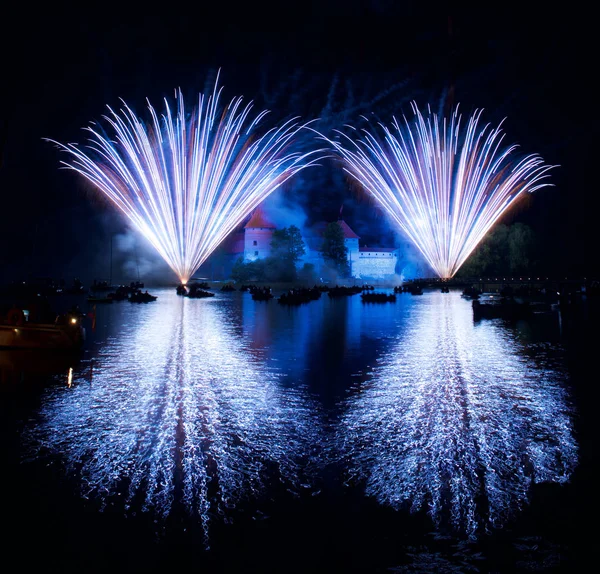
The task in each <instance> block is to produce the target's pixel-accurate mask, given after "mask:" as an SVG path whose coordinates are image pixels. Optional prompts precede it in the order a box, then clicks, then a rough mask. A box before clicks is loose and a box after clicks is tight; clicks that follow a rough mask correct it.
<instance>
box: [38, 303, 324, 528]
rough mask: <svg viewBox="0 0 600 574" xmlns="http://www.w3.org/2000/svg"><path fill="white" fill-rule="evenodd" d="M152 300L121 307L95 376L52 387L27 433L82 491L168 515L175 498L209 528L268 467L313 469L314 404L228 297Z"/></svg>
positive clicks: (287, 478) (287, 479) (282, 471)
mask: <svg viewBox="0 0 600 574" xmlns="http://www.w3.org/2000/svg"><path fill="white" fill-rule="evenodd" d="M215 299H217V298H215ZM159 301H160V302H159ZM159 301H157V302H156V303H155V304H150V305H147V306H143V307H139V306H131V305H130V308H125V309H123V310H122V311H121V312H123V313H131V312H132V311H131V307H136V309H135V314H136V315H137V317H136V320H135V321H133V320H132V321H131V322H130V323H129V325H130V327H129V329H128V330H125V331H124V332H122V333H121V334H120V335H118V336H113V337H109V338H108V339H107V340H106V341H104V342H102V343H101V346H100V349H99V352H98V357H97V358H96V361H95V364H94V366H93V376H92V377H91V380H90V377H89V370H86V369H84V370H82V372H81V373H80V374H77V373H75V374H73V375H72V381H69V384H68V385H64V386H61V387H54V388H52V389H49V391H48V395H47V396H46V397H45V400H44V404H43V410H42V413H41V415H42V417H41V418H42V422H41V423H39V424H38V425H36V426H35V427H34V428H31V429H30V434H29V437H28V438H29V444H30V446H31V447H32V448H33V449H37V456H41V453H42V450H45V449H42V448H41V447H40V444H41V445H43V446H45V447H46V448H47V449H49V452H50V454H51V455H57V454H60V455H62V456H64V457H65V459H66V464H67V467H68V468H67V471H68V472H69V473H71V472H72V473H78V475H79V476H80V477H81V483H82V491H83V495H84V496H86V497H93V498H98V499H99V500H100V501H102V502H103V503H104V504H108V503H111V504H112V503H115V501H117V500H119V499H120V498H121V499H124V501H123V504H124V508H125V509H126V510H129V511H131V512H133V511H135V509H136V508H140V509H142V510H151V511H153V512H155V513H157V514H160V515H162V516H164V517H166V516H167V515H168V514H169V512H170V511H171V510H172V507H173V505H174V504H180V505H183V507H185V508H187V510H188V511H191V512H192V513H194V514H196V515H197V516H199V517H200V518H201V520H202V522H203V524H204V527H205V532H208V526H209V516H210V515H214V514H215V513H219V514H222V515H226V512H227V510H228V508H231V507H232V506H233V505H235V504H236V502H237V501H239V500H240V499H241V498H243V497H244V496H254V495H255V494H256V493H257V492H259V491H260V490H261V489H262V488H263V487H264V482H265V481H266V480H267V479H269V478H273V476H274V477H275V478H276V479H280V480H281V481H282V482H283V483H284V484H289V487H291V488H293V487H298V486H299V485H300V484H305V483H306V481H307V480H309V479H310V476H307V474H308V475H310V472H311V465H310V458H311V449H312V448H313V445H316V444H318V442H319V439H318V436H317V435H318V432H319V430H318V429H319V427H320V422H319V407H318V405H316V404H313V403H311V402H310V401H309V400H308V399H307V397H306V396H305V395H303V394H302V393H300V392H298V391H297V390H295V389H294V388H293V387H288V388H284V387H282V386H281V385H279V384H278V380H279V373H278V372H277V371H276V370H274V369H272V368H269V367H267V366H265V365H263V364H262V363H261V362H259V361H257V360H256V357H255V356H253V352H254V351H252V352H251V349H250V345H251V341H250V340H246V339H244V338H243V337H241V336H240V334H239V331H240V325H239V324H237V323H236V318H239V317H238V315H239V314H238V313H237V312H236V310H235V309H234V308H233V307H232V304H231V302H229V303H228V302H227V301H218V300H213V301H209V300H190V299H187V298H182V297H177V296H176V295H174V294H173V296H172V297H169V296H168V295H165V296H164V297H161V298H160V299H159ZM114 307H116V306H114ZM111 312H112V310H111ZM141 314H143V316H139V315H141ZM123 324H124V325H127V324H128V323H127V321H123Z"/></svg>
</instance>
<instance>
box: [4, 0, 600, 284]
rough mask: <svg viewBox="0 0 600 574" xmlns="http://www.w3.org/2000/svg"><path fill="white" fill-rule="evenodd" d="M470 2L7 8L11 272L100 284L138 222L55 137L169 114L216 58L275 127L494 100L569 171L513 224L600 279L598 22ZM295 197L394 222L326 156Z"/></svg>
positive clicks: (318, 210)
mask: <svg viewBox="0 0 600 574" xmlns="http://www.w3.org/2000/svg"><path fill="white" fill-rule="evenodd" d="M465 4H467V3H459V4H458V7H456V6H454V5H453V3H452V2H445V3H439V4H437V5H436V4H435V3H425V2H400V1H394V0H371V1H365V2H357V1H353V0H349V1H344V2H333V1H330V2H327V1H325V0H323V1H321V2H315V3H314V4H311V3H306V2H304V3H299V2H298V3H295V2H280V3H266V2H262V3H261V2H254V3H251V2H247V3H244V5H243V7H238V6H237V3H235V2H234V3H211V4H210V6H211V8H202V7H205V6H206V4H205V3H201V2H199V3H195V6H197V7H196V8H189V7H187V6H186V5H185V4H180V3H174V4H173V5H164V4H161V5H159V6H156V7H154V5H153V4H151V3H146V4H144V5H143V8H141V9H139V10H137V11H136V10H134V9H131V8H123V7H121V6H119V5H116V6H115V7H110V6H109V5H107V4H98V6H97V7H92V6H91V5H90V4H88V3H80V4H79V5H77V7H76V8H73V7H61V6H60V5H59V4H58V3H56V4H40V5H35V6H34V5H33V4H26V3H22V4H19V5H18V7H15V6H12V7H9V8H5V9H4V13H3V15H4V16H5V17H3V18H2V19H1V21H2V24H1V26H2V33H1V34H0V35H1V36H2V44H1V45H2V55H3V67H2V68H3V72H2V73H3V76H4V77H3V80H4V81H3V82H2V89H1V92H2V93H1V95H0V97H1V98H2V99H1V102H0V103H1V107H0V153H1V156H0V159H1V164H0V194H1V195H0V201H1V210H2V214H3V225H2V227H1V231H0V245H1V249H0V265H1V269H2V274H3V279H5V280H7V279H12V278H14V277H18V276H24V275H26V274H34V275H50V276H53V277H63V278H65V279H66V280H67V281H70V280H71V279H72V277H74V276H81V277H84V278H86V279H87V278H90V277H92V276H97V275H98V274H99V273H100V274H101V272H98V266H102V265H105V262H106V257H107V250H108V245H109V243H110V240H109V238H110V234H111V233H116V234H125V235H126V234H127V233H128V228H129V227H128V225H127V222H125V221H124V220H123V219H122V218H121V217H120V216H119V215H117V213H116V211H115V210H114V209H113V208H112V207H111V206H110V205H109V204H107V203H106V202H105V201H104V200H103V199H102V198H101V197H99V195H98V194H97V193H95V192H94V191H93V190H91V189H90V188H89V186H88V185H86V184H84V182H83V181H82V178H81V177H79V176H78V175H77V174H75V173H74V172H69V171H66V170H59V165H58V162H59V160H60V159H64V157H62V156H61V154H59V153H58V151H57V150H56V149H55V148H54V147H53V146H52V145H50V144H49V143H47V142H45V141H43V138H52V139H55V140H58V141H61V142H65V143H66V142H81V141H82V140H83V132H82V131H81V128H82V127H84V126H87V125H88V124H89V123H90V122H91V121H92V120H97V119H100V117H101V115H102V114H103V113H105V112H106V106H107V105H111V106H113V107H117V106H118V105H119V98H123V99H124V100H125V101H126V102H127V103H128V104H129V105H130V106H131V107H132V108H134V109H135V110H136V111H138V112H139V113H138V115H143V116H144V117H145V110H146V108H145V106H146V98H148V99H149V100H150V101H151V102H152V103H153V105H154V106H155V107H156V108H162V105H161V102H162V98H164V97H168V98H171V97H172V94H173V91H174V89H175V88H178V87H180V88H181V89H182V91H183V94H184V97H185V98H186V101H191V100H192V99H193V98H195V97H196V96H197V94H198V92H200V91H204V90H205V89H206V87H207V85H208V83H210V82H212V80H213V78H214V74H215V72H216V70H217V69H219V68H221V84H222V85H223V86H224V96H225V97H224V99H225V100H227V101H228V100H229V99H231V98H233V97H234V96H238V95H243V96H244V97H245V99H247V100H254V102H256V104H257V107H259V108H260V109H262V108H268V109H270V110H271V111H272V114H271V117H272V118H274V119H276V120H279V119H281V120H283V119H286V118H288V117H290V116H292V115H300V116H301V117H303V119H306V120H309V119H312V118H314V117H323V118H324V121H325V124H324V125H325V126H335V125H336V123H337V122H339V121H350V122H352V121H354V119H357V118H358V116H359V115H360V114H362V113H369V112H375V113H376V114H377V115H378V116H379V117H380V118H382V119H390V118H391V116H392V114H397V115H399V114H402V113H409V112H410V107H409V103H410V101H411V100H414V101H416V102H417V103H418V105H419V106H420V107H421V108H424V107H425V106H426V105H427V104H431V105H432V106H434V107H435V108H439V107H440V106H443V105H447V106H449V105H453V104H457V103H460V105H461V107H462V109H463V111H467V112H469V111H472V110H474V109H475V108H484V109H485V116H484V117H485V118H486V119H487V120H488V121H490V122H491V123H492V124H498V123H499V122H500V121H501V120H503V119H504V118H506V121H505V123H504V124H503V125H504V130H505V131H506V134H507V142H511V143H518V144H520V146H521V148H522V150H523V152H525V153H539V154H540V155H541V156H542V157H543V158H544V160H545V161H546V162H547V163H549V164H558V165H560V167H559V168H557V169H555V170H554V171H553V175H552V182H553V183H554V184H555V187H554V188H545V189H543V190H540V191H539V192H537V193H536V194H534V196H531V197H529V198H528V199H527V201H524V202H523V203H522V204H520V206H519V207H518V208H517V209H515V210H514V212H512V213H511V214H510V215H509V216H507V218H506V219H505V221H506V222H507V223H510V222H513V221H523V222H525V223H528V224H529V225H531V226H532V227H533V228H534V230H535V231H536V233H538V235H539V236H540V237H542V238H543V239H544V242H545V244H546V245H547V254H548V260H552V262H553V266H554V270H555V271H556V272H560V273H565V274H575V273H576V274H589V273H598V269H599V267H598V255H597V251H598V250H597V246H598V243H599V242H598V241H597V239H596V232H595V230H594V222H595V219H596V217H595V216H596V213H597V210H596V205H597V203H598V202H597V198H596V196H597V195H598V191H597V190H596V189H595V183H593V182H594V179H593V175H595V173H594V174H593V173H592V170H594V172H595V169H596V154H595V153H594V152H595V145H594V144H595V141H596V139H597V134H598V127H599V126H598V113H597V111H596V108H597V104H596V99H597V97H596V94H597V91H596V90H595V89H594V85H595V76H596V69H597V65H596V60H597V55H598V50H597V48H596V35H597V33H596V32H595V31H594V30H593V26H594V24H593V15H592V13H588V12H586V11H585V10H579V11H571V12H567V11H566V10H565V8H566V7H568V5H567V4H562V5H561V7H562V11H557V10H551V9H550V6H551V4H548V3H539V4H536V3H525V2H520V3H516V2H515V3H514V4H512V5H511V4H510V3H500V4H495V5H491V4H488V5H482V4H478V5H477V8H476V9H467V8H465V7H464V5H465ZM524 9H525V10H526V11H523V10H524ZM350 102H351V103H350ZM283 200H284V201H289V202H290V203H291V204H294V205H296V207H297V208H299V207H298V206H301V207H304V208H305V209H306V217H307V218H308V219H309V220H311V219H314V220H317V219H327V218H329V219H334V218H335V217H336V216H337V213H338V211H339V207H340V205H342V204H343V205H344V216H345V218H346V220H347V221H349V222H351V223H352V224H353V225H354V226H355V228H356V229H357V231H358V232H359V234H360V235H361V236H363V237H365V238H367V239H371V238H375V236H376V235H377V231H378V228H379V227H381V228H384V227H385V225H384V224H383V223H382V222H381V217H380V216H379V215H378V214H377V211H376V209H375V208H374V207H373V206H372V205H371V204H369V202H366V201H365V200H364V198H363V199H358V198H357V197H356V194H353V193H352V191H351V190H349V189H348V187H347V185H346V184H345V182H344V181H343V179H342V178H341V177H340V174H339V173H337V172H336V170H333V169H328V168H327V166H325V167H324V168H323V169H322V170H320V171H319V173H318V174H316V173H315V174H314V175H311V176H306V177H305V178H302V179H301V180H299V181H298V182H297V183H296V187H295V188H294V189H291V190H287V191H286V192H285V194H284V195H283ZM592 218H593V220H592ZM139 248H140V249H143V248H144V244H143V241H141V242H140V246H139ZM151 255H152V254H149V257H150V256H151Z"/></svg>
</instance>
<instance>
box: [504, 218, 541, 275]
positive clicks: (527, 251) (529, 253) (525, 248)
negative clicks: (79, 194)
mask: <svg viewBox="0 0 600 574" xmlns="http://www.w3.org/2000/svg"><path fill="white" fill-rule="evenodd" d="M534 253H535V234H534V233H533V230H532V229H531V228H530V227H529V226H527V225H525V224H524V223H515V224H514V225H511V227H510V233H509V235H508V263H509V268H510V271H511V273H527V272H528V271H530V270H531V267H532V266H533V258H534Z"/></svg>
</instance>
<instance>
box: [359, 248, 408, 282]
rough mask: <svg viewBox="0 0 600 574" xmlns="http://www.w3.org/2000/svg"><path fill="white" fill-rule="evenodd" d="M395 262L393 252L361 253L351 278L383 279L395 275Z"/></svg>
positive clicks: (395, 258)
mask: <svg viewBox="0 0 600 574" xmlns="http://www.w3.org/2000/svg"><path fill="white" fill-rule="evenodd" d="M397 262H398V257H397V255H396V253H395V252H393V251H387V252H381V251H366V252H365V251H362V252H361V253H360V254H359V257H358V260H357V262H356V273H353V276H354V277H360V278H362V279H384V278H385V277H388V276H390V275H394V274H395V272H396V263H397Z"/></svg>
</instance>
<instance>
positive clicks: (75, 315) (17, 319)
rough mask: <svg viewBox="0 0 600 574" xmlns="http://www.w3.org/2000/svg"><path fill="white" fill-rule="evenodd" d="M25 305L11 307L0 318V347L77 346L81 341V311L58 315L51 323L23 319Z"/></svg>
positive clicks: (48, 347) (80, 345) (45, 347)
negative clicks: (4, 315) (22, 307)
mask: <svg viewBox="0 0 600 574" xmlns="http://www.w3.org/2000/svg"><path fill="white" fill-rule="evenodd" d="M24 311H26V310H25V309H20V308H16V307H13V308H12V309H10V310H9V311H8V314H7V316H6V318H4V319H3V320H2V321H1V322H0V348H5V349H53V350H77V349H80V348H81V347H82V346H83V343H84V341H85V328H84V326H83V317H84V316H83V314H81V313H79V312H69V313H66V314H64V315H58V316H57V317H56V320H55V322H54V323H37V322H30V321H28V320H27V314H26V313H25V312H24Z"/></svg>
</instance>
